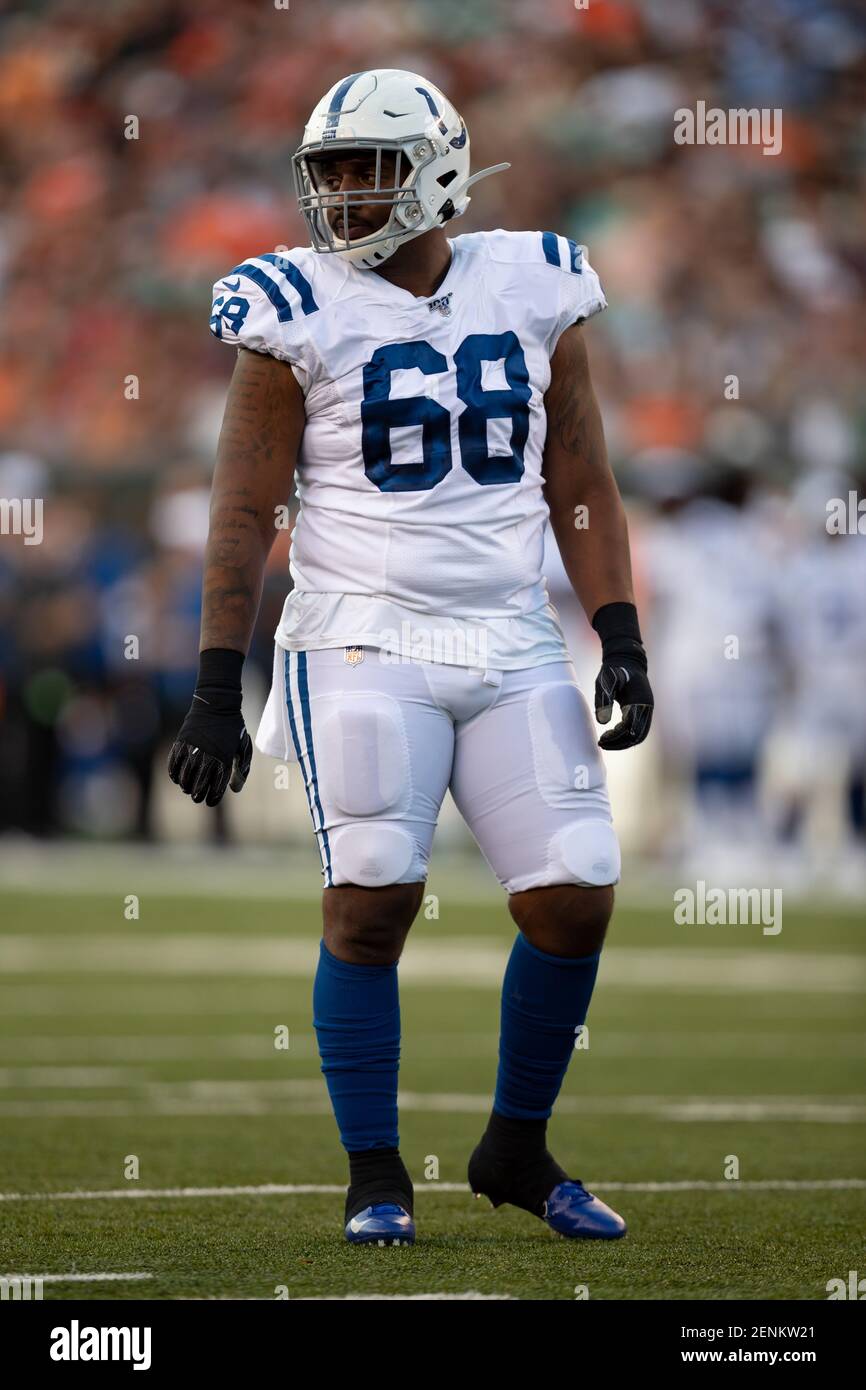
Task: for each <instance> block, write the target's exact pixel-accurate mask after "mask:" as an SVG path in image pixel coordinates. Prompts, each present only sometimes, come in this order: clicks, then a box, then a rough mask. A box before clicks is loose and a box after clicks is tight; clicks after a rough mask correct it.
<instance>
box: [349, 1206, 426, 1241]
mask: <svg viewBox="0 0 866 1390" xmlns="http://www.w3.org/2000/svg"><path fill="white" fill-rule="evenodd" d="M346 1240H348V1241H351V1242H352V1244H353V1245H414V1244H415V1222H414V1221H413V1220H412V1217H411V1216H410V1215H409V1213H408V1211H406V1210H405V1208H404V1207H401V1206H398V1204H397V1203H396V1202H374V1203H373V1204H372V1206H369V1207H365V1208H364V1210H363V1211H359V1212H356V1214H355V1215H354V1216H353V1217H351V1218H350V1220H348V1221H347V1222H346Z"/></svg>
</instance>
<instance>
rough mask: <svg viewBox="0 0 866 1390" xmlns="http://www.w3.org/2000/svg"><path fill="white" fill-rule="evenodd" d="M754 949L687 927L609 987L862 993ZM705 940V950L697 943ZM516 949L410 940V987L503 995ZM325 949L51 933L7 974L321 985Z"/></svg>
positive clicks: (837, 961) (820, 955) (622, 955)
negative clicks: (674, 943)
mask: <svg viewBox="0 0 866 1390" xmlns="http://www.w3.org/2000/svg"><path fill="white" fill-rule="evenodd" d="M737 930H738V931H739V932H741V933H742V941H743V944H744V945H745V943H746V942H747V941H748V942H749V949H747V950H746V949H735V948H732V947H714V946H712V945H705V944H703V943H705V942H706V941H707V940H708V939H711V938H708V936H707V935H706V933H708V932H711V931H712V928H689V927H685V928H683V939H682V946H681V947H655V948H646V949H644V948H638V947H628V946H611V947H609V948H608V949H607V950H606V951H605V952H604V955H603V956H602V962H601V971H600V975H599V979H600V981H601V982H602V984H604V985H606V986H607V987H608V988H611V987H613V988H617V987H618V988H625V989H640V990H645V989H660V990H665V991H671V990H688V991H692V990H708V991H711V992H713V993H716V992H718V991H729V990H733V991H736V992H737V993H738V994H739V993H742V992H743V991H749V992H752V993H753V992H760V993H762V994H768V993H779V992H798V993H805V994H859V993H862V992H863V991H864V990H866V957H864V956H858V955H855V954H849V953H846V952H841V951H823V952H822V951H793V950H790V951H789V950H787V949H785V947H784V946H782V945H781V944H780V942H777V941H775V940H774V941H773V942H770V943H768V942H767V941H766V940H765V939H764V938H763V937H762V936H761V934H760V928H758V927H739V928H738V929H737ZM698 941H700V942H701V943H702V944H700V945H699V944H697V943H698ZM508 953H509V947H508V946H507V945H505V944H504V943H495V942H491V941H489V940H487V939H485V938H483V937H466V936H459V937H456V936H442V937H440V938H438V939H437V940H436V941H422V940H418V941H414V942H410V943H409V944H408V946H407V948H406V952H405V954H404V956H403V958H402V960H401V961H400V981H401V984H405V985H422V986H426V987H438V988H442V987H447V988H449V989H453V988H455V987H461V986H462V987H465V988H489V989H493V988H495V989H499V988H501V985H502V976H503V972H504V970H505V966H506V963H507V960H508ZM317 959H318V942H317V941H315V940H314V939H313V938H312V937H307V938H304V939H301V940H296V939H292V938H285V937H278V936H263V935H259V936H248V935H245V934H244V933H238V934H237V935H229V934H227V933H225V932H221V933H218V932H210V933H208V932H203V933H187V934H184V933H171V934H159V933H157V934H155V935H152V936H147V935H145V934H143V933H142V934H141V935H133V934H132V930H131V929H130V933H129V935H117V934H114V935H107V934H96V935H91V934H87V935H70V934H69V933H49V934H47V935H44V934H41V933H39V934H31V935H23V934H20V935H15V934H12V935H8V936H0V975H22V974H23V975H32V974H52V975H57V974H70V973H71V974H79V973H80V974H86V975H90V976H92V975H94V974H122V975H133V976H138V975H153V976H163V975H170V976H172V977H174V978H175V979H176V978H177V977H180V976H184V975H197V976H202V977H205V976H207V977H211V976H221V975H230V976H233V977H235V978H245V977H259V976H267V977H270V978H273V977H275V976H278V977H282V978H284V979H285V978H296V979H297V978H301V979H312V977H313V975H314V973H315V969H316V963H317Z"/></svg>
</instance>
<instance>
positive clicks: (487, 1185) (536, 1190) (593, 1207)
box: [467, 1134, 626, 1240]
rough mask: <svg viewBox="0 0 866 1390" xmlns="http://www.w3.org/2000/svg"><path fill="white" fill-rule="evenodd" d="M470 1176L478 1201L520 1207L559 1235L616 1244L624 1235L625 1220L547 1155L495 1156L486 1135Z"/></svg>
mask: <svg viewBox="0 0 866 1390" xmlns="http://www.w3.org/2000/svg"><path fill="white" fill-rule="evenodd" d="M467 1176H468V1178H469V1186H470V1188H471V1190H472V1192H474V1194H475V1196H476V1197H481V1196H484V1197H487V1199H488V1200H489V1201H490V1203H491V1205H492V1206H494V1207H501V1206H505V1205H506V1204H508V1205H510V1206H513V1207H520V1208H521V1209H522V1210H523V1211H528V1212H530V1213H531V1215H532V1216H537V1217H538V1218H539V1219H540V1220H541V1221H543V1222H544V1223H545V1225H546V1226H549V1227H550V1229H551V1230H552V1231H556V1233H557V1234H558V1235H561V1236H567V1237H569V1238H570V1239H579V1240H617V1239H618V1238H619V1237H620V1236H624V1235H625V1233H626V1224H625V1222H624V1221H623V1219H622V1217H621V1216H620V1215H619V1214H618V1213H617V1212H615V1211H613V1210H612V1209H611V1208H610V1207H609V1206H607V1205H606V1203H604V1202H602V1201H601V1199H600V1198H599V1197H595V1196H593V1194H592V1193H591V1192H587V1190H586V1188H585V1187H584V1185H583V1183H582V1182H581V1181H580V1178H570V1177H569V1176H568V1174H567V1173H566V1172H565V1170H564V1169H563V1168H560V1166H559V1164H558V1163H557V1162H556V1160H555V1159H554V1158H553V1156H552V1155H551V1154H550V1153H549V1152H548V1150H547V1149H543V1150H542V1151H541V1152H539V1153H537V1154H534V1155H532V1156H531V1157H530V1158H529V1159H523V1160H521V1159H519V1158H514V1157H509V1156H507V1155H506V1154H504V1153H503V1151H502V1150H501V1149H499V1150H497V1147H496V1145H495V1143H494V1142H492V1141H491V1140H490V1138H489V1135H488V1134H485V1135H484V1136H483V1138H482V1139H481V1142H480V1144H478V1146H477V1147H476V1149H475V1151H474V1153H473V1154H472V1157H471V1158H470V1160H469V1171H468V1174H467ZM545 1194H547V1195H546V1196H545Z"/></svg>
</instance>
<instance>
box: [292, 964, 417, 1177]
mask: <svg viewBox="0 0 866 1390" xmlns="http://www.w3.org/2000/svg"><path fill="white" fill-rule="evenodd" d="M313 1026H314V1028H315V1030H316V1036H317V1037H318V1040H319V1056H320V1057H321V1059H322V1071H323V1072H324V1074H325V1080H326V1081H327V1083H328V1091H329V1093H330V1096H331V1104H332V1106H333V1107H334V1115H335V1118H336V1121H337V1127H338V1129H339V1131H340V1140H341V1142H342V1144H343V1147H344V1148H345V1149H346V1151H347V1153H357V1152H358V1151H359V1150H362V1149H380V1148H392V1149H397V1148H399V1146H400V1141H399V1136H398V1133H397V1071H398V1068H399V1065H400V1001H399V996H398V990H397V964H396V962H395V963H394V964H393V965H353V964H352V963H351V962H350V961H345V960H338V959H337V957H336V956H334V955H332V954H331V952H330V951H329V950H328V948H327V946H326V945H325V943H324V941H322V942H320V945H319V965H318V969H317V970H316V978H315V981H314V984H313Z"/></svg>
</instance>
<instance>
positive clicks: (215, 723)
mask: <svg viewBox="0 0 866 1390" xmlns="http://www.w3.org/2000/svg"><path fill="white" fill-rule="evenodd" d="M305 418H306V417H305V412H304V396H303V392H302V390H301V387H300V386H299V384H298V382H297V380H296V378H295V375H294V373H293V371H292V369H291V367H290V366H289V364H288V362H283V361H280V360H279V359H277V358H276V357H272V356H270V355H268V354H266V353H262V352H254V351H250V350H249V349H247V348H244V347H241V348H239V350H238V360H237V363H236V366H235V370H234V374H233V376H232V379H231V384H230V386H229V392H228V399H227V401H226V408H225V414H224V417H223V424H222V430H221V432H220V438H219V445H218V449H217V463H216V468H215V470H214V477H213V485H212V488H211V504H210V526H209V531H208V540H207V546H206V549H205V558H204V579H203V586H202V619H201V639H200V642H199V671H198V680H197V682H196V688H195V693H194V695H193V700H192V704H191V706H190V710H189V713H188V714H187V717H186V719H185V720H184V722H183V725H182V726H181V729H180V732H179V734H178V736H177V739H176V740H175V742H174V744H173V746H172V749H171V753H170V754H169V763H168V769H169V776H170V777H171V779H172V781H173V782H176V783H177V784H178V786H179V787H180V788H181V789H182V790H183V791H185V792H187V793H188V794H189V795H190V796H191V797H192V799H193V801H196V802H200V801H206V803H207V805H209V806H215V805H216V803H217V802H218V801H219V800H220V799H221V797H222V796H223V794H224V792H225V789H226V786H231V788H232V790H233V791H240V789H241V787H242V786H243V784H244V782H245V781H246V777H247V774H248V772H249V768H250V762H251V759H252V743H251V740H250V737H249V734H248V733H247V731H246V729H245V727H244V722H243V717H242V715H241V669H242V667H243V662H244V657H245V655H246V653H247V650H248V648H249V644H250V640H251V638H252V633H253V627H254V625H255V621H256V615H257V613H258V609H259V603H260V601H261V594H262V584H263V580H264V571H265V563H266V561H267V558H268V554H269V552H270V549H271V546H272V545H273V543H274V538H275V535H276V528H275V521H276V513H277V508H278V507H279V506H281V505H284V504H285V503H286V501H287V500H288V498H289V496H290V492H291V486H292V479H293V477H294V470H295V465H296V462H297V456H298V448H299V445H300V441H301V435H302V434H303V430H304V423H305Z"/></svg>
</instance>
